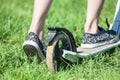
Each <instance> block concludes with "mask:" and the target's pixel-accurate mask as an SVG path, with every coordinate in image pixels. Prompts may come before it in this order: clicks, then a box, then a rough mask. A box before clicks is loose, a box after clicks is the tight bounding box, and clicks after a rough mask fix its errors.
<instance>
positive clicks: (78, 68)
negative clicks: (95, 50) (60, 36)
mask: <svg viewBox="0 0 120 80" xmlns="http://www.w3.org/2000/svg"><path fill="white" fill-rule="evenodd" d="M86 2H87V0H54V1H53V4H52V7H51V9H50V12H49V14H48V16H47V19H46V24H45V37H46V36H47V27H48V26H58V27H64V28H67V29H68V30H70V31H71V32H72V34H73V35H74V38H75V40H76V44H77V46H79V45H80V43H81V38H82V33H83V28H84V23H85V18H86V15H85V13H86ZM116 2H117V0H106V1H105V5H104V9H103V11H102V15H101V17H100V23H99V25H100V26H103V27H104V28H107V26H106V24H105V19H106V18H107V17H108V18H109V22H110V23H112V20H113V17H114V16H113V15H114V11H115V6H116ZM110 6H111V7H110ZM32 10H33V0H0V80H120V48H115V50H113V51H112V52H111V51H109V52H107V54H106V55H100V56H95V57H94V58H90V59H84V60H83V62H82V63H77V64H75V65H73V66H71V67H70V68H69V69H66V70H60V71H59V72H58V73H56V74H51V72H50V71H49V70H48V68H47V66H46V63H45V61H43V62H42V63H41V64H37V63H36V59H35V60H34V62H33V63H31V64H30V63H28V60H27V57H26V55H25V53H24V52H23V50H22V43H23V41H24V38H25V37H26V35H27V31H28V29H29V26H30V23H31V18H32ZM111 53H112V54H111ZM109 54H110V55H109Z"/></svg>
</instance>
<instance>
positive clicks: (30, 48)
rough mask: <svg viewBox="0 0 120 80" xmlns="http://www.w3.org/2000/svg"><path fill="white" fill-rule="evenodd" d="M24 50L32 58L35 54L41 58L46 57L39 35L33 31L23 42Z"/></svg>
mask: <svg viewBox="0 0 120 80" xmlns="http://www.w3.org/2000/svg"><path fill="white" fill-rule="evenodd" d="M23 50H24V52H25V53H26V55H27V56H28V58H29V59H30V60H32V58H33V56H35V55H37V57H38V58H39V60H43V59H45V52H44V51H43V50H44V46H43V45H42V43H41V42H40V40H39V38H38V36H37V35H36V34H35V33H33V32H30V33H29V34H28V36H27V37H26V40H25V41H24V43H23Z"/></svg>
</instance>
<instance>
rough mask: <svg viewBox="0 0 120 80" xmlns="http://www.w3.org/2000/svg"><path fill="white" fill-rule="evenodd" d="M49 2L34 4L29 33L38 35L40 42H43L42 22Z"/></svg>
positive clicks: (46, 0)
mask: <svg viewBox="0 0 120 80" xmlns="http://www.w3.org/2000/svg"><path fill="white" fill-rule="evenodd" d="M51 2H52V0H35V3H34V12H33V19H32V23H31V27H30V30H29V32H34V33H36V34H37V35H40V36H39V38H40V40H41V41H43V28H44V22H45V19H46V15H47V13H48V10H49V8H50V5H51Z"/></svg>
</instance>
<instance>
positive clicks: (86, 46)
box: [81, 36, 119, 48]
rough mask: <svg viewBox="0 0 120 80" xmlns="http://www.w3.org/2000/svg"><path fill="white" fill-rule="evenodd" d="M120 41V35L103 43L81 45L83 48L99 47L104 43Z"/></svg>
mask: <svg viewBox="0 0 120 80" xmlns="http://www.w3.org/2000/svg"><path fill="white" fill-rule="evenodd" d="M117 41H119V37H118V36H117V37H115V38H114V39H112V40H110V41H105V42H102V43H96V44H81V47H82V48H95V47H99V46H103V45H106V44H111V43H115V42H117Z"/></svg>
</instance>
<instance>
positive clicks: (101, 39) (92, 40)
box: [81, 27, 119, 48]
mask: <svg viewBox="0 0 120 80" xmlns="http://www.w3.org/2000/svg"><path fill="white" fill-rule="evenodd" d="M118 40H119V38H118V37H117V36H116V33H115V32H114V31H112V30H108V31H105V30H104V29H102V28H100V27H99V33H97V34H90V33H84V35H83V39H82V44H81V47H83V48H94V47H98V46H102V45H106V44H110V43H114V42H117V41H118Z"/></svg>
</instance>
